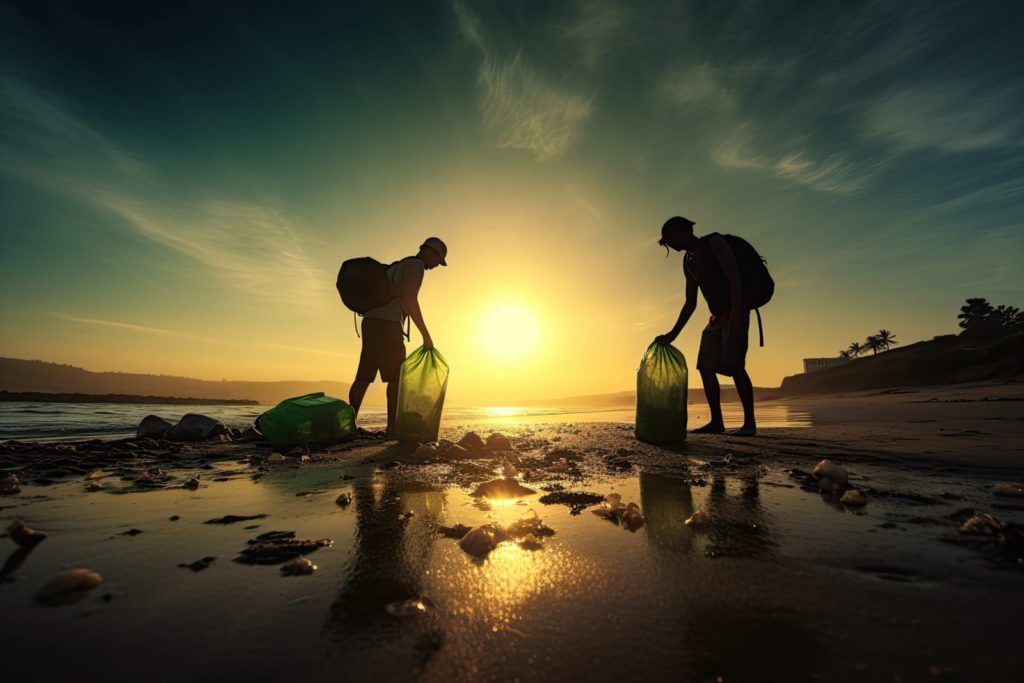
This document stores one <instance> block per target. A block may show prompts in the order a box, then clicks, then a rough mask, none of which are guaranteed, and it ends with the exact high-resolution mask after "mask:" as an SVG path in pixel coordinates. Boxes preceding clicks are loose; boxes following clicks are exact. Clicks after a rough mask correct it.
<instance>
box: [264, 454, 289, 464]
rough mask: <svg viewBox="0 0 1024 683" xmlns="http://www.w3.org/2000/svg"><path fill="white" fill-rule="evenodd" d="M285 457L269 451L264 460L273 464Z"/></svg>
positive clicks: (282, 460) (283, 459)
mask: <svg viewBox="0 0 1024 683" xmlns="http://www.w3.org/2000/svg"><path fill="white" fill-rule="evenodd" d="M286 459H287V458H285V457H284V456H283V455H281V454H280V453H271V454H270V455H268V456H267V460H266V462H267V464H269V465H275V464H279V463H282V462H284V461H285V460H286Z"/></svg>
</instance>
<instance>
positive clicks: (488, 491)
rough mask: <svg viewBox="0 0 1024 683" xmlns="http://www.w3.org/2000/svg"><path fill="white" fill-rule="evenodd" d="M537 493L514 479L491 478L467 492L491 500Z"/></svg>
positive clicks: (508, 498) (509, 498)
mask: <svg viewBox="0 0 1024 683" xmlns="http://www.w3.org/2000/svg"><path fill="white" fill-rule="evenodd" d="M534 493H537V492H536V491H534V490H533V489H528V488H526V487H525V486H523V485H522V484H520V483H519V482H518V481H516V480H515V479H492V480H491V481H485V482H484V483H482V484H480V485H479V486H477V487H476V490H475V491H473V493H471V494H469V495H471V496H473V497H474V498H480V497H483V498H490V499H492V500H511V499H513V498H522V497H523V496H531V495H533V494H534Z"/></svg>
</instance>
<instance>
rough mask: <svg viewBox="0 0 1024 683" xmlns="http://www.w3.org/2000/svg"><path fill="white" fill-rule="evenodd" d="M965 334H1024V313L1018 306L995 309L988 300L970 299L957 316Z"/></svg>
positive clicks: (997, 307) (1000, 306)
mask: <svg viewBox="0 0 1024 683" xmlns="http://www.w3.org/2000/svg"><path fill="white" fill-rule="evenodd" d="M956 317H957V319H959V320H960V323H959V324H960V327H961V328H962V329H963V331H964V334H968V335H970V336H975V337H1000V336H1002V335H1004V334H1009V333H1011V332H1024V312H1022V311H1021V310H1020V309H1019V308H1017V307H1016V306H1005V305H1002V304H1000V305H999V306H995V307H993V306H992V304H990V303H989V302H988V301H987V300H986V299H968V300H967V303H965V304H964V305H963V306H961V307H960V313H959V314H958V315H957V316H956Z"/></svg>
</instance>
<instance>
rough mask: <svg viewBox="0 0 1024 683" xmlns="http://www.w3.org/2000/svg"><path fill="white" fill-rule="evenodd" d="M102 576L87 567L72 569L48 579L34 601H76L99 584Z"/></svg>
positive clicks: (49, 602)
mask: <svg viewBox="0 0 1024 683" xmlns="http://www.w3.org/2000/svg"><path fill="white" fill-rule="evenodd" d="M101 581H103V577H102V576H100V575H99V574H97V573H96V572H94V571H90V570H88V569H73V570H71V571H69V572H67V573H64V574H59V575H57V576H55V577H53V578H52V579H50V580H49V581H48V582H47V583H46V584H45V585H44V586H43V587H42V588H40V589H39V592H38V593H36V598H35V599H36V601H37V602H41V603H44V604H51V605H55V604H63V603H70V602H77V601H78V600H80V599H81V598H82V597H84V596H85V594H86V593H88V592H89V591H91V590H92V589H93V588H95V587H96V586H98V585H100V582H101Z"/></svg>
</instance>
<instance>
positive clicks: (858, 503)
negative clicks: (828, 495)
mask: <svg viewBox="0 0 1024 683" xmlns="http://www.w3.org/2000/svg"><path fill="white" fill-rule="evenodd" d="M839 502H840V503H842V504H843V505H846V506H847V507H851V508H862V507H864V506H865V505H867V504H868V499H867V498H865V497H864V496H863V495H862V494H861V492H860V491H858V490H857V489H850V490H849V491H847V492H846V493H844V494H843V497H842V498H840V499H839Z"/></svg>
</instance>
